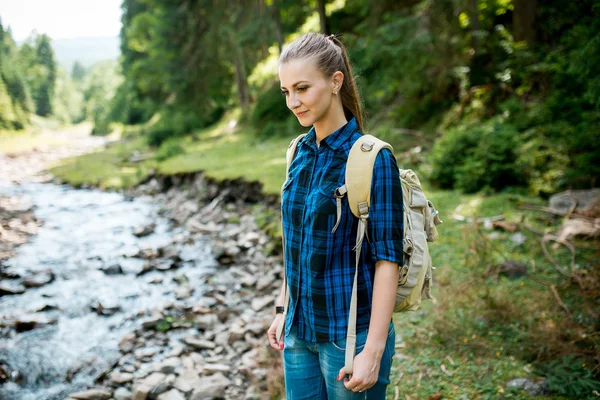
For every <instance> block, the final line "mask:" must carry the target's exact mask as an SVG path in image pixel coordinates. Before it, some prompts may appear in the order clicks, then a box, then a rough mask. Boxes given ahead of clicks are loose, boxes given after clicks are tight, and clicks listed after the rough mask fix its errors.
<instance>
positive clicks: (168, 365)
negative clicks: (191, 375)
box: [153, 357, 182, 374]
mask: <svg viewBox="0 0 600 400" xmlns="http://www.w3.org/2000/svg"><path fill="white" fill-rule="evenodd" d="M181 366H182V363H181V360H180V359H179V358H177V357H169V358H166V359H164V360H162V361H161V362H159V363H156V364H155V365H154V366H153V369H154V370H155V371H158V372H162V373H163V374H173V373H175V370H176V369H177V368H179V367H181Z"/></svg>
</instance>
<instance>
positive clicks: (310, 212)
mask: <svg viewBox="0 0 600 400" xmlns="http://www.w3.org/2000/svg"><path fill="white" fill-rule="evenodd" d="M361 135H362V133H361V132H360V131H359V130H358V126H357V124H356V120H355V119H354V118H352V119H351V120H350V121H349V122H348V123H347V124H346V125H344V126H343V127H341V128H340V129H338V130H337V131H335V132H333V133H332V134H331V135H329V136H327V137H326V138H325V139H323V140H322V141H321V144H320V147H317V144H316V135H315V128H314V127H313V128H311V130H310V131H309V132H308V134H307V135H306V136H305V137H304V138H303V139H301V140H300V142H299V143H298V148H297V151H296V156H295V157H294V160H293V161H292V164H291V166H290V170H289V175H288V177H287V180H286V182H285V184H284V187H283V193H282V199H281V202H282V220H283V234H284V235H285V244H286V246H285V254H284V257H285V261H286V274H287V283H288V285H289V289H290V304H289V308H288V314H287V319H286V332H285V334H286V335H287V334H289V332H290V329H291V327H292V324H293V325H294V326H297V332H298V337H299V338H301V339H304V340H307V341H310V342H331V341H335V340H339V339H342V338H344V337H346V331H347V328H348V315H349V313H350V298H351V296H352V284H353V281H354V271H355V263H356V261H355V258H356V254H355V253H354V251H353V250H352V249H353V248H354V246H355V245H356V230H357V226H358V219H357V218H356V217H354V215H353V214H352V212H351V211H350V207H349V205H348V199H347V196H345V197H344V199H343V200H342V217H341V221H340V224H339V226H338V228H337V230H336V231H335V233H332V232H331V231H332V229H333V227H334V226H335V223H336V219H337V218H336V202H335V198H334V196H333V193H334V190H335V189H336V188H338V187H340V186H342V185H343V184H344V181H345V173H346V161H347V159H348V154H349V153H350V148H351V147H352V145H353V144H354V142H356V140H358V138H359V137H360V136H361ZM367 234H368V239H369V240H367V239H366V238H365V240H364V241H363V244H362V246H363V247H362V252H361V261H360V265H359V271H358V272H359V273H358V288H357V290H358V310H357V311H358V312H357V320H356V331H357V332H360V331H362V330H364V329H367V328H368V327H369V321H370V318H371V302H372V296H373V278H374V274H375V262H377V261H379V260H388V261H392V262H396V263H399V264H401V263H402V250H403V249H402V238H403V214H402V187H401V184H400V177H399V173H398V165H397V164H396V159H395V157H394V156H393V154H392V152H391V151H389V150H387V149H383V150H382V151H380V152H379V154H378V155H377V158H376V160H375V168H374V170H373V181H372V188H371V208H370V210H369V222H368V227H367Z"/></svg>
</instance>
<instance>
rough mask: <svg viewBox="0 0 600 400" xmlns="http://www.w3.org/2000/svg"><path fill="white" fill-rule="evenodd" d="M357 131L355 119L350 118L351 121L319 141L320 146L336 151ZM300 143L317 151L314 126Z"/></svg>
mask: <svg viewBox="0 0 600 400" xmlns="http://www.w3.org/2000/svg"><path fill="white" fill-rule="evenodd" d="M357 129H358V125H357V123H356V118H355V117H352V119H351V120H350V121H348V122H347V123H346V124H345V125H343V126H342V127H340V128H339V129H337V130H336V131H335V132H333V133H332V134H331V135H329V136H327V137H326V138H325V139H323V140H321V145H323V144H326V145H327V146H329V148H330V149H331V150H334V151H336V150H337V149H338V148H339V147H340V146H341V145H342V144H344V143H345V142H346V140H348V139H349V138H350V136H351V135H352V134H353V133H354V132H355V131H356V130H357ZM300 142H301V143H303V144H306V145H308V146H309V147H311V148H312V149H314V150H317V133H316V131H315V127H314V125H313V127H312V128H310V130H309V131H308V133H307V134H306V136H305V137H304V139H302V140H301V141H300Z"/></svg>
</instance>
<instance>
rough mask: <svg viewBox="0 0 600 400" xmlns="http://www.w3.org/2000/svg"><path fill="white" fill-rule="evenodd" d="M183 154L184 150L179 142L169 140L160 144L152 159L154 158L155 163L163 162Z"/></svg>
mask: <svg viewBox="0 0 600 400" xmlns="http://www.w3.org/2000/svg"><path fill="white" fill-rule="evenodd" d="M183 153H185V149H184V148H183V147H182V146H181V144H180V143H179V140H177V139H171V140H167V141H166V142H163V143H162V145H161V146H160V148H159V149H158V151H157V152H156V156H155V157H154V158H156V160H157V161H164V160H166V159H167V158H171V157H174V156H176V155H179V154H183Z"/></svg>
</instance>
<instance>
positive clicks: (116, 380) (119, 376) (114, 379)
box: [110, 371, 133, 385]
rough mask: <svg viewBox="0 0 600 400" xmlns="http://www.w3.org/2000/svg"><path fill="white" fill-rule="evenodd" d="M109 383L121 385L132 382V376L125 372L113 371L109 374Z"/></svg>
mask: <svg viewBox="0 0 600 400" xmlns="http://www.w3.org/2000/svg"><path fill="white" fill-rule="evenodd" d="M110 381H111V383H113V384H115V385H122V384H124V383H129V382H131V381H133V374H130V373H127V372H119V371H113V372H111V374H110Z"/></svg>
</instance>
